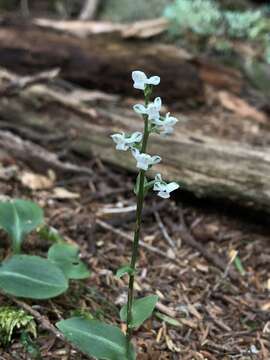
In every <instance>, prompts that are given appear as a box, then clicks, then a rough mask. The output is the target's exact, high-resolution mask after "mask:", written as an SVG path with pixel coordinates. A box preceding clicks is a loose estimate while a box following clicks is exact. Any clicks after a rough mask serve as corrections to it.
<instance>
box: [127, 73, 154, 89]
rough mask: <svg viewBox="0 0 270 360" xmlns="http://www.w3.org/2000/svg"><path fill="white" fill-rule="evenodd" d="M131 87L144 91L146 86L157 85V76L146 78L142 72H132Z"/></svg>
mask: <svg viewBox="0 0 270 360" xmlns="http://www.w3.org/2000/svg"><path fill="white" fill-rule="evenodd" d="M132 79H133V81H134V85H133V87H134V88H135V89H139V90H144V89H145V86H146V85H158V84H159V83H160V77H159V76H151V77H150V78H148V77H147V76H146V75H145V73H144V72H142V71H138V70H137V71H132Z"/></svg>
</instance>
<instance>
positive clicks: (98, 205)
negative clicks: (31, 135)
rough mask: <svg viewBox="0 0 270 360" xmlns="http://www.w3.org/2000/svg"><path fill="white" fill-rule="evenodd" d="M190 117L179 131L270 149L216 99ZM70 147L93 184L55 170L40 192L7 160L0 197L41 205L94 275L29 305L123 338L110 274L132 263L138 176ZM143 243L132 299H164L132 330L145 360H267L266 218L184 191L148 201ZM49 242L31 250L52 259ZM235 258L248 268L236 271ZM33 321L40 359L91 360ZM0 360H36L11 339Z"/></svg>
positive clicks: (256, 127) (119, 296)
mask: <svg viewBox="0 0 270 360" xmlns="http://www.w3.org/2000/svg"><path fill="white" fill-rule="evenodd" d="M185 115H186V116H187V117H188V118H189V120H190V121H189V122H188V123H187V124H186V125H184V127H189V128H192V127H193V128H194V133H195V134H196V133H203V134H204V135H213V134H215V135H216V136H220V137H223V138H224V137H225V138H229V139H238V141H239V140H240V141H244V142H249V143H251V144H253V145H255V146H261V145H265V144H268V142H269V140H268V138H267V136H269V135H267V134H269V133H267V131H265V129H266V128H267V126H266V125H265V124H260V123H258V121H254V119H250V118H249V119H243V118H239V116H238V115H235V114H232V113H230V112H228V111H225V110H224V109H223V110H221V108H220V107H219V106H213V104H212V105H211V112H210V111H209V107H207V106H206V107H205V108H201V109H200V116H198V110H196V112H195V111H194V113H193V112H192V111H189V112H187V113H186V114H185ZM210 115H211V116H210ZM183 131H184V129H183ZM263 133H264V135H265V136H262V134H263ZM64 150H65V149H62V152H63V154H64V157H65V159H68V160H69V161H71V162H73V163H76V164H80V165H83V166H87V167H89V168H91V169H92V170H93V173H94V175H93V177H89V176H85V175H84V176H78V175H72V174H71V175H70V176H68V177H67V176H65V177H61V176H59V175H57V176H56V179H55V181H54V184H53V186H52V187H51V188H49V189H41V190H33V189H31V186H29V184H26V183H24V182H23V181H22V174H23V173H25V172H26V171H27V172H32V170H31V169H30V168H28V167H27V166H26V165H25V164H23V163H20V162H18V161H17V160H16V159H13V158H11V157H9V156H2V157H1V163H2V166H3V169H9V168H10V167H15V168H14V173H13V174H12V175H11V176H10V177H8V178H4V177H2V178H1V179H0V193H1V194H4V195H7V196H10V197H13V198H14V197H20V198H21V197H23V198H27V199H33V200H35V201H37V202H38V203H39V204H40V205H41V206H42V207H44V209H45V213H46V221H47V224H49V225H50V226H53V227H55V228H56V229H57V230H58V231H59V232H60V234H61V235H63V236H64V237H65V239H66V240H67V241H72V242H76V243H78V244H79V245H80V248H81V252H82V257H83V259H84V261H85V262H86V263H87V264H88V265H89V268H90V269H91V271H92V274H91V276H90V278H89V279H88V280H85V281H80V282H74V283H72V285H71V287H70V289H69V290H68V292H67V293H65V294H64V295H62V296H59V297H57V298H55V299H53V300H50V301H42V302H41V301H38V302H37V301H25V303H27V304H31V305H32V306H33V307H34V309H36V310H37V311H38V312H39V313H40V314H41V315H43V316H45V317H47V318H48V319H49V321H50V323H51V324H54V323H55V322H56V321H57V320H58V319H61V318H66V317H68V316H70V315H71V314H73V315H74V314H87V313H88V314H89V313H90V314H91V315H93V316H95V317H97V318H100V319H105V320H107V321H108V322H110V323H118V324H119V325H120V326H121V327H122V329H123V331H124V330H125V329H124V325H123V324H121V323H120V321H119V316H118V312H119V308H120V306H121V305H122V304H123V302H125V300H126V293H127V278H122V279H121V280H119V279H116V277H115V276H114V274H115V271H116V270H117V268H119V267H120V266H121V265H123V264H126V263H128V261H129V258H130V252H131V241H130V239H131V237H132V230H133V227H134V215H135V213H134V207H135V197H134V194H133V192H132V187H133V183H134V179H135V175H134V174H130V173H126V172H125V171H121V170H119V169H116V168H113V167H111V166H110V165H109V164H104V163H102V162H101V161H100V160H99V159H96V158H95V159H82V158H78V157H76V155H74V154H72V153H69V152H68V150H67V151H66V152H65V151H64ZM61 187H62V188H64V189H65V190H67V191H66V192H65V193H64V194H63V193H61V191H60V192H59V188H61ZM142 240H143V247H141V249H140V261H139V265H138V277H137V281H136V292H137V296H144V295H147V294H157V295H159V305H158V308H157V309H156V312H155V314H154V315H153V316H152V318H151V319H150V320H148V321H147V322H146V323H145V324H144V325H143V326H141V327H140V328H139V329H138V330H137V331H136V333H135V336H134V343H135V344H136V346H137V349H138V359H153V360H155V359H182V360H188V359H190V360H191V359H196V360H203V359H209V360H214V359H223V360H225V359H226V360H227V359H242V360H245V359H246V360H249V359H251V360H252V359H264V360H267V359H270V338H269V333H270V313H269V310H270V301H269V291H270V277H269V262H270V246H269V230H268V229H267V218H266V217H264V216H263V215H262V214H256V213H255V214H254V213H247V212H246V211H243V210H241V209H236V208H235V207H233V206H232V205H226V206H225V205H224V204H220V203H219V204H217V203H211V202H209V201H206V200H199V199H194V197H193V196H192V195H191V194H187V193H184V192H183V191H181V190H180V191H178V192H177V194H176V195H175V196H174V197H173V199H172V200H171V201H168V200H163V199H160V198H157V197H155V196H154V195H153V194H150V195H148V196H147V198H146V202H145V215H144V222H143V231H142ZM1 242H2V244H4V247H2V251H1V252H2V258H3V257H4V256H6V255H7V253H8V250H7V249H8V242H7V239H6V238H5V235H4V234H2V233H1ZM49 245H50V244H49V242H48V241H44V240H42V239H40V238H39V237H38V236H37V235H36V234H33V235H32V236H31V237H30V238H29V239H28V241H27V242H26V243H25V248H24V250H25V251H27V252H28V253H35V254H37V253H38V254H40V255H45V254H46V251H47V249H48V247H49ZM236 252H237V253H236ZM236 254H237V256H238V257H237V259H238V260H239V259H240V261H241V264H242V266H243V269H239V267H238V268H237V267H236V266H235V265H236V263H235V261H234V259H235V256H236ZM8 303H10V304H12V301H11V300H10V299H7V298H5V297H4V296H1V298H0V305H4V304H5V305H6V304H8ZM13 305H14V304H13ZM160 314H161V315H160ZM164 315H166V316H169V317H171V318H173V319H174V320H175V321H174V322H173V323H172V321H171V320H169V321H168V320H166V318H164ZM38 325H39V327H38V337H37V339H36V340H35V341H36V343H37V345H38V347H40V349H41V353H42V358H43V359H61V360H64V359H74V360H75V359H76V360H79V359H87V357H85V356H83V355H82V354H80V353H78V352H76V351H75V350H74V349H72V347H70V346H68V345H67V344H65V343H63V342H62V341H60V340H59V339H57V338H56V337H55V336H54V335H53V334H52V333H51V332H48V331H45V330H44V329H42V326H40V325H41V324H40V323H38ZM0 359H5V360H16V359H30V357H29V355H27V354H26V353H25V350H24V348H23V346H22V344H21V343H20V341H19V336H16V334H15V336H14V337H13V341H12V344H11V345H10V346H9V347H8V348H1V349H0Z"/></svg>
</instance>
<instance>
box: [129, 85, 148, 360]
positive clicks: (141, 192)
mask: <svg viewBox="0 0 270 360" xmlns="http://www.w3.org/2000/svg"><path fill="white" fill-rule="evenodd" d="M150 95H151V92H148V93H146V92H145V105H146V106H147V105H148V102H149V98H150ZM148 138H149V130H148V116H147V115H146V116H144V133H143V140H142V146H141V153H145V152H146V148H147V141H148ZM145 172H146V171H145V170H140V172H139V189H138V193H137V209H136V224H135V231H134V238H133V245H132V256H131V261H130V268H131V273H130V276H129V284H128V301H127V353H128V359H129V358H130V357H129V349H130V346H129V343H130V340H131V337H132V326H131V322H132V305H133V299H134V280H135V271H136V262H137V259H138V253H139V240H140V231H141V223H142V210H143V201H144V182H145Z"/></svg>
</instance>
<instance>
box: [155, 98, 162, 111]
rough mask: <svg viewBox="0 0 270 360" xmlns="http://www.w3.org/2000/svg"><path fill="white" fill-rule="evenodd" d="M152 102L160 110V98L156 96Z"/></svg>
mask: <svg viewBox="0 0 270 360" xmlns="http://www.w3.org/2000/svg"><path fill="white" fill-rule="evenodd" d="M154 104H155V107H156V108H157V109H158V110H160V109H161V105H162V101H161V98H160V97H156V98H155V100H154Z"/></svg>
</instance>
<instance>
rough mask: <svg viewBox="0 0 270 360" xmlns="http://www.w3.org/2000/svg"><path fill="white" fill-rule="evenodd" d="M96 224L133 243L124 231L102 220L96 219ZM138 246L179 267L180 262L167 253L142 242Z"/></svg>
mask: <svg viewBox="0 0 270 360" xmlns="http://www.w3.org/2000/svg"><path fill="white" fill-rule="evenodd" d="M96 223H97V224H98V225H99V226H100V227H102V228H103V229H106V230H109V231H111V232H113V233H114V234H116V235H119V236H121V237H122V238H124V239H126V240H128V241H129V242H133V238H132V236H131V235H129V234H126V233H125V232H124V231H122V230H118V229H115V228H114V227H113V226H112V225H110V224H108V223H107V222H105V221H102V220H99V219H97V220H96ZM139 244H140V246H141V247H142V248H144V249H146V250H148V251H150V252H152V253H154V254H157V255H160V256H162V257H164V258H166V259H169V260H170V261H173V262H174V263H176V264H177V265H179V266H180V265H181V262H180V261H179V260H177V259H175V258H173V257H171V256H170V255H168V254H167V253H165V252H164V251H162V250H159V249H158V248H156V247H154V246H152V245H148V244H146V243H145V242H144V241H142V240H141V241H140V242H139Z"/></svg>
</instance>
